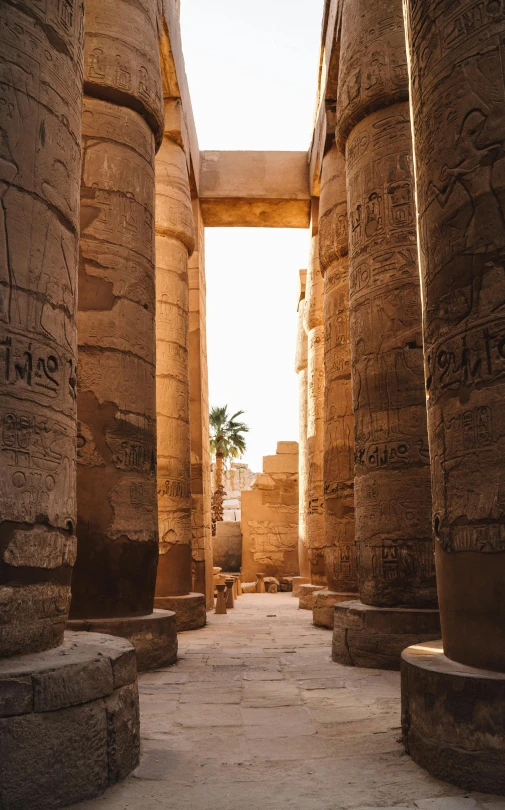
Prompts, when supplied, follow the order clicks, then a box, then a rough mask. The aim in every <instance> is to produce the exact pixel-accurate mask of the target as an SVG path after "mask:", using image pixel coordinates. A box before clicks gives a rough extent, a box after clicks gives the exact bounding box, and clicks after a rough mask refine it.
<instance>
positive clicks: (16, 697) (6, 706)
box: [0, 676, 33, 717]
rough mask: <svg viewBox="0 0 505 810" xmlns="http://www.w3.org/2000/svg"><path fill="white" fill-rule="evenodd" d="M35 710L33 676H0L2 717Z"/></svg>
mask: <svg viewBox="0 0 505 810" xmlns="http://www.w3.org/2000/svg"><path fill="white" fill-rule="evenodd" d="M31 711H33V688H32V681H31V678H2V677H1V676H0V717H11V716H12V715H15V714H28V712H31Z"/></svg>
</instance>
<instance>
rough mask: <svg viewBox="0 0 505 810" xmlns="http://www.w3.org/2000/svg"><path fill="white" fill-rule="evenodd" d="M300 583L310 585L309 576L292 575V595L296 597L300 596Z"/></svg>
mask: <svg viewBox="0 0 505 810" xmlns="http://www.w3.org/2000/svg"><path fill="white" fill-rule="evenodd" d="M302 585H310V578H309V577H293V594H292V595H293V596H294V597H295V598H296V599H299V598H300V587H301V586H302Z"/></svg>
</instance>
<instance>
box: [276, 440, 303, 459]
mask: <svg viewBox="0 0 505 810" xmlns="http://www.w3.org/2000/svg"><path fill="white" fill-rule="evenodd" d="M276 453H277V455H278V456H280V455H288V456H289V455H290V456H297V455H298V442H277V450H276Z"/></svg>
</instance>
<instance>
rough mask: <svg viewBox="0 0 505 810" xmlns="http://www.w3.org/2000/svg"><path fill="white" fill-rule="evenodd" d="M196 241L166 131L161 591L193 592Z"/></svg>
mask: <svg viewBox="0 0 505 810" xmlns="http://www.w3.org/2000/svg"><path fill="white" fill-rule="evenodd" d="M193 248H194V224H193V212H192V208H191V198H190V192H189V178H188V171H187V165H186V158H185V155H184V152H183V150H182V149H181V147H180V146H179V145H178V144H176V143H174V142H173V141H171V140H170V139H169V138H166V137H165V138H164V139H163V143H162V145H161V149H160V151H159V153H158V156H157V159H156V298H157V307H156V346H157V364H156V410H157V417H158V510H159V535H160V560H159V565H158V578H157V583H156V596H157V597H164V596H177V595H183V594H187V593H189V592H190V591H191V566H192V531H191V456H190V453H191V449H190V442H191V439H190V426H189V352H188V340H189V280H188V255H189V253H191V252H192V250H193ZM157 606H158V607H161V605H157Z"/></svg>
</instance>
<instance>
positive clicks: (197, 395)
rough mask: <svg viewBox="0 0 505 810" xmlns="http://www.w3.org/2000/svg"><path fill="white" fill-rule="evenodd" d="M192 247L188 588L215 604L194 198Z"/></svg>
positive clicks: (200, 245)
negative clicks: (190, 577) (190, 555)
mask: <svg viewBox="0 0 505 810" xmlns="http://www.w3.org/2000/svg"><path fill="white" fill-rule="evenodd" d="M193 221H194V224H195V249H194V251H193V253H192V255H191V256H190V258H189V265H188V274H189V424H190V431H191V526H192V548H193V583H192V590H193V591H195V592H196V593H205V595H206V602H207V610H211V609H212V608H213V607H214V585H213V578H212V569H213V558H212V520H211V486H210V443H209V374H208V366H207V314H206V282H205V229H204V227H203V219H202V213H201V210H200V203H199V201H198V200H193Z"/></svg>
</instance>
